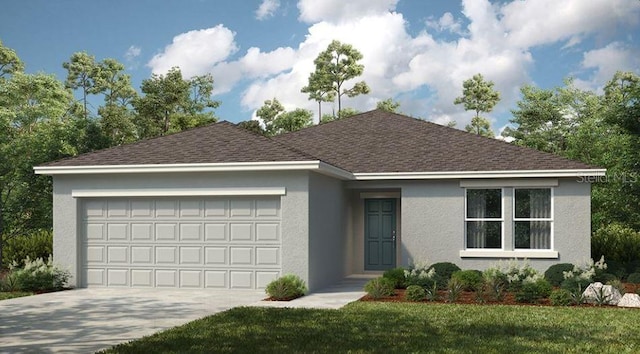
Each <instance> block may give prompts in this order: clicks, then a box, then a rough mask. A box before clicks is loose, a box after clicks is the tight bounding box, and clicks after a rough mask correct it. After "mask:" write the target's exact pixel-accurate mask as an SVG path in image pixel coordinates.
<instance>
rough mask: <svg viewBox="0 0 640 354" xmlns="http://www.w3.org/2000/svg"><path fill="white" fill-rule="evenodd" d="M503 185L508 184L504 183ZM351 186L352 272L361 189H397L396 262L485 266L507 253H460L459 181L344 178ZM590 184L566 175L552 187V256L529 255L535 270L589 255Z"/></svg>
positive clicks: (357, 258) (357, 253)
mask: <svg viewBox="0 0 640 354" xmlns="http://www.w3.org/2000/svg"><path fill="white" fill-rule="evenodd" d="M507 184H508V183H507ZM347 187H348V188H349V189H350V190H351V192H350V194H349V196H350V198H349V206H350V211H351V214H352V216H351V219H350V220H349V232H350V233H351V235H350V238H349V239H350V244H351V245H352V246H351V247H353V253H352V254H353V255H354V257H353V258H352V260H353V262H352V266H351V268H350V269H351V271H352V272H353V273H361V272H362V269H363V266H362V263H363V256H362V252H361V250H359V249H358V247H362V246H360V245H361V241H362V239H363V233H364V228H363V226H362V224H363V221H362V206H361V200H360V198H358V197H357V196H358V195H359V193H360V192H361V191H371V190H379V191H392V190H398V189H399V190H400V191H401V198H400V200H399V204H400V205H401V208H402V212H401V213H400V214H399V220H400V225H399V227H401V232H400V233H399V237H400V238H399V244H398V247H399V257H398V259H397V265H398V266H408V265H410V264H412V263H413V262H415V261H422V262H429V263H435V262H444V261H448V262H453V263H455V264H457V265H458V266H460V267H461V268H463V269H480V270H482V269H486V268H487V267H490V266H492V265H494V264H495V263H497V262H498V261H499V260H500V259H509V257H505V258H499V257H491V258H489V257H487V258H471V257H461V256H460V251H461V250H464V227H465V224H464V205H465V204H464V198H465V189H464V188H462V187H461V186H460V181H459V180H446V181H398V182H395V183H394V182H366V183H365V182H349V183H348V184H347ZM590 193H591V185H590V184H588V183H579V182H577V181H576V180H572V179H560V180H559V182H558V186H557V187H554V188H553V194H554V199H553V202H554V222H553V227H554V236H553V243H554V247H553V251H557V252H558V258H553V259H534V258H529V263H530V264H531V265H532V266H533V267H535V268H536V269H538V270H540V271H544V270H546V269H547V268H548V267H549V266H550V265H552V264H555V263H559V262H581V261H583V260H587V259H589V258H590V252H591V248H590V233H591V196H590ZM512 194H513V188H511V187H505V188H504V204H503V205H504V248H505V249H506V250H510V249H512V248H513V232H512V228H513V222H512V220H511V216H512V205H513V204H512Z"/></svg>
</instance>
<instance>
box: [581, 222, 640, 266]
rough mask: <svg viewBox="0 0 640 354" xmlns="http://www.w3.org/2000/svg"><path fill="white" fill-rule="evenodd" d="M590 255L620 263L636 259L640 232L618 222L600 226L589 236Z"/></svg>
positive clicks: (639, 244) (638, 252)
mask: <svg viewBox="0 0 640 354" xmlns="http://www.w3.org/2000/svg"><path fill="white" fill-rule="evenodd" d="M591 255H592V257H593V259H598V258H599V257H601V256H604V257H605V258H606V259H607V260H608V261H615V262H619V263H622V264H629V263H631V262H633V261H636V260H638V259H640V233H639V232H637V231H635V230H633V229H631V228H629V227H626V226H624V225H622V224H619V223H612V224H609V225H606V226H603V227H600V228H599V229H598V230H596V231H595V232H594V233H593V235H592V236H591ZM633 271H635V270H633Z"/></svg>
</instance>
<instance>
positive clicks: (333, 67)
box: [306, 40, 370, 117]
mask: <svg viewBox="0 0 640 354" xmlns="http://www.w3.org/2000/svg"><path fill="white" fill-rule="evenodd" d="M361 59H362V54H361V53H360V52H359V51H358V50H357V49H355V48H353V46H351V45H350V44H343V43H340V42H339V41H336V40H334V41H332V42H331V44H329V46H328V47H327V49H326V50H325V51H323V52H321V53H320V54H319V55H318V57H317V58H316V59H315V60H314V64H315V65H316V70H315V72H314V73H312V74H311V76H310V77H309V85H308V86H306V88H307V90H306V91H310V92H315V93H316V95H314V97H310V98H312V99H315V100H316V101H317V100H319V99H320V98H322V97H326V99H329V97H330V96H324V95H327V94H328V93H329V92H331V93H332V94H333V95H334V96H335V97H336V98H337V99H338V117H340V111H341V110H342V96H343V95H347V96H348V97H355V96H358V95H362V94H367V93H369V91H370V89H369V86H367V83H366V82H364V81H360V82H358V83H356V84H354V85H353V86H352V87H351V88H344V87H343V86H344V85H345V83H346V82H347V81H349V80H352V79H354V78H356V77H358V76H360V75H362V73H363V72H364V65H362V64H358V61H359V60H361Z"/></svg>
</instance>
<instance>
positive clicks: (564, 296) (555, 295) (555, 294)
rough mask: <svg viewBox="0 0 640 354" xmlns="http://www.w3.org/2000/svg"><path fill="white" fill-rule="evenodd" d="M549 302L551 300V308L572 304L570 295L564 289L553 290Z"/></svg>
mask: <svg viewBox="0 0 640 354" xmlns="http://www.w3.org/2000/svg"><path fill="white" fill-rule="evenodd" d="M549 300H551V305H553V306H569V305H571V304H572V303H573V299H572V297H571V293H570V292H569V290H566V289H556V290H553V291H552V292H551V295H550V296H549Z"/></svg>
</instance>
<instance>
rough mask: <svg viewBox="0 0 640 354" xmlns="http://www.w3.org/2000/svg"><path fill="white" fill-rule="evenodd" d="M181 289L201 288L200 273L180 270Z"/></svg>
mask: <svg viewBox="0 0 640 354" xmlns="http://www.w3.org/2000/svg"><path fill="white" fill-rule="evenodd" d="M179 275H180V287H181V288H202V287H203V286H202V271H201V270H181V271H180V273H179Z"/></svg>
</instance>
